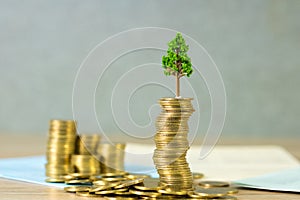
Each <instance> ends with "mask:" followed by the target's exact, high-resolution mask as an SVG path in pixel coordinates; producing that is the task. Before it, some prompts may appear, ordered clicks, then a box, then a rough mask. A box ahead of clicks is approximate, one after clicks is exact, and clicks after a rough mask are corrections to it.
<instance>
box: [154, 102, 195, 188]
mask: <svg viewBox="0 0 300 200" xmlns="http://www.w3.org/2000/svg"><path fill="white" fill-rule="evenodd" d="M191 100H192V98H162V99H160V100H159V103H160V106H161V108H162V112H161V114H160V115H159V116H158V117H157V119H156V129H157V132H156V135H155V144H156V149H155V151H154V155H153V161H154V164H155V166H156V169H157V172H158V174H159V177H160V184H161V185H166V186H167V188H166V189H165V190H169V191H174V192H177V191H188V190H192V189H193V177H192V173H191V170H190V168H189V165H188V163H187V161H186V153H187V150H188V149H189V142H188V140H187V135H188V130H189V128H188V119H189V117H190V116H191V115H192V113H193V112H194V109H193V106H192V103H191Z"/></svg>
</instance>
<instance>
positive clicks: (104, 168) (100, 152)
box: [97, 143, 126, 173]
mask: <svg viewBox="0 0 300 200" xmlns="http://www.w3.org/2000/svg"><path fill="white" fill-rule="evenodd" d="M125 147H126V145H125V144H124V143H114V144H109V143H102V144H99V146H98V148H97V156H98V159H99V160H100V162H101V173H115V172H122V171H124V158H125V151H124V150H125Z"/></svg>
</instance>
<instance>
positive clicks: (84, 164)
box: [71, 155, 100, 176]
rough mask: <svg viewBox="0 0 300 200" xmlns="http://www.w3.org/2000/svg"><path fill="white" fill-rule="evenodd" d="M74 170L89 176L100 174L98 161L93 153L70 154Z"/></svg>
mask: <svg viewBox="0 0 300 200" xmlns="http://www.w3.org/2000/svg"><path fill="white" fill-rule="evenodd" d="M71 163H72V167H73V168H74V172H76V173H79V174H81V175H86V176H91V175H96V174H100V162H99V161H98V160H97V159H96V158H95V157H94V156H93V155H72V160H71Z"/></svg>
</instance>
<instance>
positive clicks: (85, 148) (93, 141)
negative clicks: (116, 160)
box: [75, 134, 101, 155]
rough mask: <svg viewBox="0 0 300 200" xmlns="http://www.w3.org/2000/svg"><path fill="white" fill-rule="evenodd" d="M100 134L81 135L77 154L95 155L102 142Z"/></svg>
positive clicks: (78, 140)
mask: <svg viewBox="0 0 300 200" xmlns="http://www.w3.org/2000/svg"><path fill="white" fill-rule="evenodd" d="M100 139H101V137H100V135H98V134H81V135H79V136H78V137H77V141H76V149H75V151H76V152H75V154H79V155H94V154H95V153H96V151H97V147H98V144H99V142H100Z"/></svg>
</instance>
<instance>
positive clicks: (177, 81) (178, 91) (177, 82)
mask: <svg viewBox="0 0 300 200" xmlns="http://www.w3.org/2000/svg"><path fill="white" fill-rule="evenodd" d="M179 81H180V76H179V73H177V75H176V97H180V82H179Z"/></svg>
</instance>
